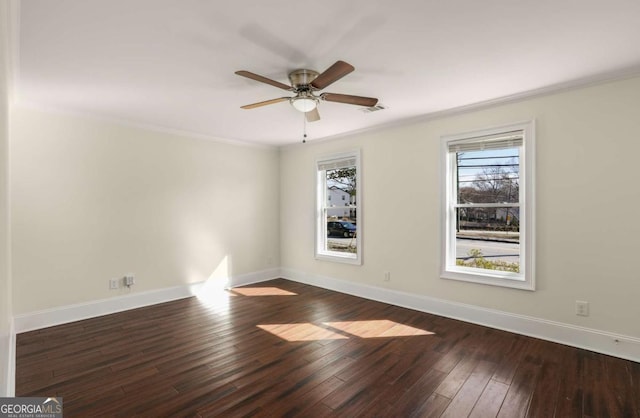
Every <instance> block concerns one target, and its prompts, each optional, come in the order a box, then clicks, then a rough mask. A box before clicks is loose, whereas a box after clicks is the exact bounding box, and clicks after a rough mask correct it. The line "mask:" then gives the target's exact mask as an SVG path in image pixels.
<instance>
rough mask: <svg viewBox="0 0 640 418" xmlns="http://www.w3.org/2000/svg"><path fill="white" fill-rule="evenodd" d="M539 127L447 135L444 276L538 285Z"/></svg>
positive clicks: (522, 286) (444, 141)
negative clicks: (536, 151)
mask: <svg viewBox="0 0 640 418" xmlns="http://www.w3.org/2000/svg"><path fill="white" fill-rule="evenodd" d="M534 141H535V139H534V126H533V122H527V123H521V124H514V125H509V126H504V127H499V128H494V129H488V130H483V131H477V132H471V133H465V134H459V135H450V136H446V137H443V138H442V159H443V164H442V166H443V167H444V169H445V173H444V174H445V175H444V176H443V178H444V182H443V199H442V202H443V207H442V218H443V219H442V225H443V233H442V237H443V239H442V241H443V242H442V269H441V277H442V278H445V279H454V280H463V281H470V282H476V283H484V284H490V285H496V286H504V287H513V288H519V289H525V290H534V289H535V282H534V272H533V269H534V260H533V256H534V251H533V250H534V228H533V219H534V187H533V168H534Z"/></svg>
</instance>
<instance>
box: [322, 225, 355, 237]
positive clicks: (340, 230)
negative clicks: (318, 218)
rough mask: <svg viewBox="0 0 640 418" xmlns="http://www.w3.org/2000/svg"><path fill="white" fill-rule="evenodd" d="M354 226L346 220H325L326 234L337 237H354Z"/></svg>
mask: <svg viewBox="0 0 640 418" xmlns="http://www.w3.org/2000/svg"><path fill="white" fill-rule="evenodd" d="M356 229H357V228H356V226H355V225H354V224H352V223H351V222H347V221H331V222H327V236H329V237H330V236H338V237H344V238H349V237H354V236H355V235H356Z"/></svg>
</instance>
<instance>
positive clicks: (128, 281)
mask: <svg viewBox="0 0 640 418" xmlns="http://www.w3.org/2000/svg"><path fill="white" fill-rule="evenodd" d="M134 284H136V278H135V277H134V276H133V274H127V275H126V276H124V285H125V286H127V287H131V286H133V285H134Z"/></svg>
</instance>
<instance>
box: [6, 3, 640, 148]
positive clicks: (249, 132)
mask: <svg viewBox="0 0 640 418" xmlns="http://www.w3.org/2000/svg"><path fill="white" fill-rule="evenodd" d="M18 15H19V22H18V26H17V27H18V28H19V29H18V30H19V34H18V35H19V36H18V41H17V45H18V46H17V51H16V56H17V57H18V59H17V60H16V61H17V68H16V74H17V77H16V86H15V92H16V93H15V99H16V100H17V102H18V103H23V104H28V105H37V106H42V107H46V108H54V109H60V110H63V111H71V112H80V113H87V114H91V115H96V116H99V117H104V118H109V119H115V120H120V121H123V122H127V123H135V124H139V125H146V126H151V127H156V128H160V129H169V130H174V131H184V132H189V133H193V134H199V135H205V136H209V137H214V138H221V139H231V140H241V141H249V142H254V143H262V144H269V145H283V144H288V143H293V142H298V141H300V140H301V137H302V132H303V114H301V113H299V112H297V111H296V110H294V109H293V108H292V107H291V106H290V105H289V104H288V103H287V102H282V103H278V104H274V105H271V106H266V107H261V108H257V109H253V110H243V109H240V106H241V105H245V104H249V103H254V102H258V101H262V100H267V99H272V98H277V97H281V96H283V93H284V95H287V92H285V91H283V90H280V89H277V88H275V87H273V86H269V85H266V84H262V83H259V82H256V81H253V80H249V79H246V78H242V77H239V76H237V75H235V74H234V71H236V70H248V71H251V72H254V73H257V74H260V75H263V76H266V77H269V78H272V79H275V80H278V81H280V82H283V83H286V84H289V82H288V80H287V74H288V72H289V71H291V70H293V69H296V68H308V69H313V70H317V71H320V72H321V71H323V70H324V69H326V68H327V67H329V66H330V65H331V64H333V63H334V62H335V61H337V60H344V61H347V62H349V63H351V64H352V65H354V66H355V68H356V70H355V72H353V73H351V74H349V75H348V76H346V77H345V78H343V79H341V80H339V81H337V82H336V83H335V84H333V85H331V86H330V87H328V88H327V89H325V91H328V92H332V93H344V94H352V95H363V96H372V97H377V98H379V99H380V103H381V104H382V105H384V106H386V107H387V109H386V110H383V111H379V112H375V113H365V112H363V111H362V110H361V108H359V107H358V106H352V105H346V104H338V103H330V102H321V103H320V105H319V111H320V114H321V116H322V120H320V121H319V122H314V123H310V124H308V125H307V132H308V135H309V139H317V138H326V137H332V136H337V135H342V134H345V133H348V132H353V131H357V130H362V129H368V128H372V127H375V126H380V125H384V124H389V123H397V122H398V121H401V120H406V119H409V118H415V117H419V116H422V115H429V114H432V113H434V112H441V111H445V110H450V109H456V108H459V107H462V106H467V105H472V104H476V103H481V102H485V101H488V100H493V99H498V98H502V97H506V96H512V95H517V94H521V93H524V92H529V91H532V90H536V89H541V88H546V87H549V86H564V85H570V84H572V83H576V82H579V81H580V80H582V81H584V80H589V79H597V78H602V77H603V76H605V75H614V74H621V73H630V72H631V73H633V72H636V71H637V72H640V47H639V45H640V1H638V0H607V1H604V0H519V1H516V0H484V1H473V0H466V1H463V0H449V1H442V0H396V1H393V2H391V1H372V0H349V1H336V0H323V1H310V0H295V1H292V0H286V1H285V0H269V1H265V0H245V1H228V2H222V1H214V0H211V1H205V0H22V1H20V2H19V13H18Z"/></svg>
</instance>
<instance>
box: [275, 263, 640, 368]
mask: <svg viewBox="0 0 640 418" xmlns="http://www.w3.org/2000/svg"><path fill="white" fill-rule="evenodd" d="M281 274H282V277H283V278H285V279H288V280H293V281H296V282H300V283H305V284H310V285H313V286H317V287H321V288H324V289H329V290H334V291H337V292H341V293H347V294H350V295H354V296H359V297H362V298H365V299H371V300H376V301H379V302H385V303H389V304H392V305H396V306H402V307H405V308H410V309H414V310H417V311H422V312H427V313H431V314H435V315H440V316H445V317H447V318H453V319H458V320H461V321H465V322H471V323H474V324H479V325H484V326H487V327H491V328H497V329H501V330H505V331H510V332H514V333H516V334H522V335H528V336H530V337H535V338H540V339H543V340H548V341H553V342H557V343H561V344H565V345H569V346H573V347H577V348H583V349H586V350H590V351H595V352H598V353H602V354H607V355H610V356H614V357H620V358H624V359H627V360H632V361H635V362H640V338H636V337H631V336H627V335H619V334H614V333H611V332H606V331H600V330H596V329H591V328H584V327H579V326H576V325H570V324H565V323H561V322H555V321H549V320H546V319H541V318H535V317H530V316H525V315H517V314H513V313H509V312H504V311H498V310H494V309H487V308H482V307H478V306H473V305H467V304H463V303H457V302H451V301H447V300H443V299H436V298H432V297H428V296H422V295H415V294H410V293H405V292H399V291H396V290H390V289H385V288H381V287H375V286H369V285H365V284H361V283H355V282H349V281H345V280H339V279H334V278H332V277H324V276H318V275H313V274H307V273H304V272H301V271H296V270H292V269H287V268H282V269H281Z"/></svg>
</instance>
